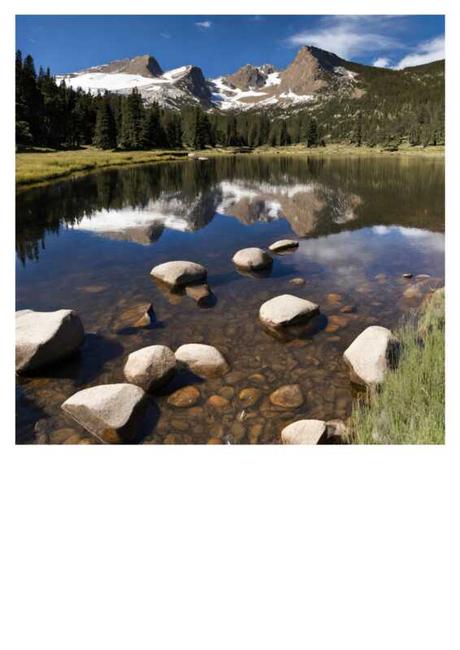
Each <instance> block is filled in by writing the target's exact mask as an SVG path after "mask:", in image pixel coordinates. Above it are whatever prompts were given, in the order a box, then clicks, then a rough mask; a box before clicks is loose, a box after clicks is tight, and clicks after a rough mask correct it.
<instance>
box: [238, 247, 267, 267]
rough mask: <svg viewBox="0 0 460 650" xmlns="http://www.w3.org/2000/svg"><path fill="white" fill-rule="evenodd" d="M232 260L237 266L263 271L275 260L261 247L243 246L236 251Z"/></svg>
mask: <svg viewBox="0 0 460 650" xmlns="http://www.w3.org/2000/svg"><path fill="white" fill-rule="evenodd" d="M232 261H233V263H234V264H235V266H237V267H238V268H239V269H243V270H245V271H262V269H266V268H268V267H269V266H270V265H271V264H272V262H273V260H272V258H271V257H270V255H269V254H268V253H266V252H265V251H264V250H262V249H261V248H242V249H241V250H239V251H237V252H236V253H235V255H234V256H233V258H232Z"/></svg>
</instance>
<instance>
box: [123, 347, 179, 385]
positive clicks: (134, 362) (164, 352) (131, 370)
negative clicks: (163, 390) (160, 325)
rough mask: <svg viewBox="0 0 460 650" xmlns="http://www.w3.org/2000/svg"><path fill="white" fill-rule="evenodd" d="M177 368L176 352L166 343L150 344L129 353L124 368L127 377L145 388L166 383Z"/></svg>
mask: <svg viewBox="0 0 460 650" xmlns="http://www.w3.org/2000/svg"><path fill="white" fill-rule="evenodd" d="M175 369H176V357H175V356H174V352H173V351H172V350H171V349H170V348H168V347H167V346H166V345H149V346H147V347H145V348H141V349H140V350H136V351H135V352H131V354H130V355H128V359H127V361H126V363H125V367H124V369H123V372H124V375H125V377H126V379H127V380H128V381H129V382H130V383H131V384H136V386H140V387H141V388H143V389H144V390H152V389H154V388H159V387H160V386H163V385H164V384H166V383H167V382H168V381H169V380H170V379H171V377H172V376H173V374H174V371H175Z"/></svg>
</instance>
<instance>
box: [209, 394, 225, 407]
mask: <svg viewBox="0 0 460 650" xmlns="http://www.w3.org/2000/svg"><path fill="white" fill-rule="evenodd" d="M206 404H207V405H208V406H211V407H212V408H214V409H217V410H222V409H227V408H228V407H229V406H230V402H229V401H228V399H226V398H225V397H222V395H211V397H209V398H208V400H207V402H206Z"/></svg>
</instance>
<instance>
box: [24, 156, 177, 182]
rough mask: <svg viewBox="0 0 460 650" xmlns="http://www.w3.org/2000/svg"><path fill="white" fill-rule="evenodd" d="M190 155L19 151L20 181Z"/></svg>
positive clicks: (45, 178)
mask: <svg viewBox="0 0 460 650" xmlns="http://www.w3.org/2000/svg"><path fill="white" fill-rule="evenodd" d="M184 156H186V152H184V151H101V150H99V149H92V148H87V149H78V150H75V151H52V152H49V151H46V152H31V153H17V154H16V184H17V185H18V186H21V185H31V184H35V183H41V182H45V181H51V180H54V179H56V178H62V177H64V176H69V175H71V174H77V173H81V172H90V171H94V170H96V169H99V168H101V169H102V168H103V167H119V166H123V165H135V164H138V163H152V162H169V161H174V160H178V159H180V158H183V157H184Z"/></svg>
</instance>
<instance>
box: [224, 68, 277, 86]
mask: <svg viewBox="0 0 460 650" xmlns="http://www.w3.org/2000/svg"><path fill="white" fill-rule="evenodd" d="M267 74H268V73H266V72H265V71H264V70H262V67H260V68H259V67H256V66H254V65H251V64H250V63H247V64H246V65H244V66H243V67H242V68H240V69H239V70H237V71H236V72H234V73H233V74H231V75H228V76H227V77H226V81H227V83H230V84H231V85H232V86H235V88H239V89H240V90H249V89H250V88H260V87H261V86H263V85H264V83H265V79H266V76H267Z"/></svg>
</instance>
